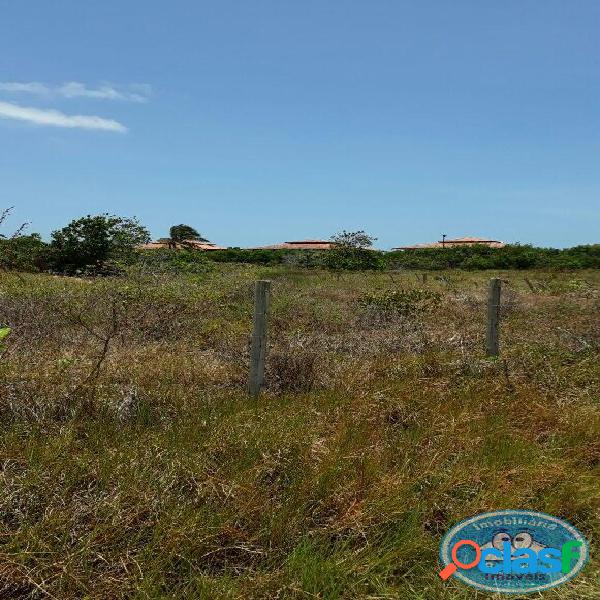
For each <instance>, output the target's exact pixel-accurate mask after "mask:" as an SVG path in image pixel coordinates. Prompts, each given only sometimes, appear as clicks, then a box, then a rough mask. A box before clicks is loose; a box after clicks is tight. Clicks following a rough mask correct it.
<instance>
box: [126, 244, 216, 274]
mask: <svg viewBox="0 0 600 600" xmlns="http://www.w3.org/2000/svg"><path fill="white" fill-rule="evenodd" d="M207 254H208V253H207V252H202V251H198V250H182V249H179V250H173V249H167V248H165V249H157V250H140V251H138V260H137V261H136V265H135V268H136V269H141V270H143V271H146V272H149V273H156V274H159V273H191V274H202V273H207V272H209V271H211V270H212V269H213V268H214V267H213V265H212V264H211V263H210V262H209V261H208V260H207V258H206V255H207Z"/></svg>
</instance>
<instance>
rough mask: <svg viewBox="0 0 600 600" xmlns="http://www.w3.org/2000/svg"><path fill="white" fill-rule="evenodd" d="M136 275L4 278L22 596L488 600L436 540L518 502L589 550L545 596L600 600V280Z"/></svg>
mask: <svg viewBox="0 0 600 600" xmlns="http://www.w3.org/2000/svg"><path fill="white" fill-rule="evenodd" d="M214 254H215V253H206V254H205V255H204V254H202V255H200V256H203V257H206V258H208V259H210V258H212V257H213V255H214ZM153 256H160V255H153ZM174 256H177V257H187V256H188V255H186V254H184V253H175V254H174ZM194 256H197V255H194ZM169 260H170V259H169ZM177 260H179V258H178V259H177ZM182 260H184V262H185V261H186V260H187V258H183V259H182ZM190 261H191V262H192V263H193V264H195V263H194V261H195V259H191V258H190ZM158 262H159V263H160V260H159V261H158ZM127 269H128V274H127V276H120V277H103V278H89V279H80V278H68V277H55V276H50V275H36V274H33V275H31V274H16V273H15V274H13V273H0V328H7V327H10V328H11V333H10V335H8V336H6V337H4V339H3V340H2V347H0V390H2V394H1V396H0V597H2V598H11V599H13V598H14V599H26V598H27V599H29V598H45V597H48V598H58V599H60V600H70V599H76V598H90V599H96V598H98V599H105V598H106V599H108V598H110V599H113V598H114V599H130V598H133V599H142V598H152V599H163V598H164V599H166V598H177V599H194V600H196V599H207V600H208V599H211V600H212V599H217V598H218V599H228V598H229V599H265V600H266V599H273V598H281V599H307V598H322V599H326V600H334V599H336V600H337V599H348V600H354V599H360V598H364V599H375V598H377V599H384V598H385V599H390V600H391V599H400V598H401V599H403V600H404V599H406V600H449V599H453V600H454V599H456V600H463V599H464V600H467V599H472V598H476V599H482V600H483V599H486V598H492V596H489V595H487V594H484V593H479V592H476V591H474V590H473V589H471V588H468V587H466V586H464V585H462V584H460V583H459V582H457V581H454V580H449V581H448V582H442V581H441V580H440V579H439V577H438V576H437V571H438V558H437V556H438V544H439V542H440V539H441V537H442V536H443V534H444V532H445V531H446V530H447V529H448V528H449V527H450V526H452V524H454V523H456V522H457V521H459V520H461V519H464V518H466V517H468V516H471V515H474V514H477V513H480V512H483V511H488V510H492V509H502V508H523V509H526V508H529V509H533V510H538V511H543V512H547V513H550V514H554V515H558V516H561V517H563V518H566V519H568V520H569V521H570V522H572V523H573V524H574V525H576V526H577V527H578V528H579V529H580V530H581V531H582V532H583V533H584V535H586V536H587V538H588V539H589V540H590V542H591V544H592V550H591V561H590V563H589V564H588V565H587V567H586V568H585V570H584V571H583V573H582V574H581V575H580V576H578V577H577V578H576V579H575V580H573V581H572V582H570V583H569V584H567V585H565V586H561V587H559V588H556V589H554V590H552V591H550V592H547V593H545V594H542V595H540V598H548V599H550V598H553V599H561V600H592V599H596V598H598V597H599V590H600V579H599V577H600V561H599V559H598V556H599V549H600V548H599V547H598V539H599V538H600V516H599V515H600V512H599V511H600V494H599V488H598V477H599V476H600V444H599V442H598V440H599V439H600V435H599V434H600V413H599V411H598V400H599V397H598V389H599V386H598V381H599V377H600V372H599V364H600V361H599V360H598V354H599V351H600V329H599V324H598V318H597V317H598V307H599V302H600V275H599V271H597V270H578V271H577V272H574V271H563V272H548V271H539V270H531V271H528V272H527V273H523V272H520V271H516V270H511V271H490V272H477V271H475V272H468V271H463V270H457V269H454V270H451V271H450V270H446V271H440V272H439V273H434V274H431V273H430V274H429V277H428V279H427V282H425V283H424V282H423V279H422V277H421V276H420V275H421V273H412V272H404V273H386V272H374V271H368V272H348V273H345V274H344V275H343V276H342V277H339V276H338V274H337V273H331V272H328V271H326V270H319V269H316V268H313V269H310V270H308V269H304V268H298V266H296V265H291V266H289V265H271V266H265V265H240V264H237V265H232V264H215V263H212V268H211V269H207V270H204V265H203V263H202V269H200V270H199V271H197V272H196V271H195V270H194V272H192V273H189V272H188V273H185V272H181V271H182V270H183V271H185V270H186V269H185V268H184V269H180V268H179V267H177V268H175V269H174V270H171V269H169V268H163V267H161V266H160V264H159V265H158V266H157V265H156V264H147V266H146V268H145V269H137V268H135V267H127ZM491 276H498V277H501V278H502V279H503V280H504V281H505V282H506V283H505V284H504V293H503V306H502V314H503V324H502V331H501V347H502V356H501V358H500V359H498V360H494V359H485V358H484V351H483V336H484V322H485V293H486V283H487V280H488V279H489V277H491ZM524 277H527V281H525V279H524ZM258 278H270V279H272V280H273V291H272V313H271V318H270V332H269V356H268V372H267V389H266V390H265V393H264V394H263V395H262V396H261V398H260V399H259V400H257V401H252V400H250V399H249V398H248V397H247V395H246V392H245V383H246V373H247V367H248V338H249V333H250V327H251V319H252V285H253V282H254V281H255V280H256V279H258Z"/></svg>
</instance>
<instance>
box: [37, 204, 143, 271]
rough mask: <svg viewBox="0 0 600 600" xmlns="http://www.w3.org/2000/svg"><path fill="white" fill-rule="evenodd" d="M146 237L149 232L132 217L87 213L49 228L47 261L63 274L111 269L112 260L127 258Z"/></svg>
mask: <svg viewBox="0 0 600 600" xmlns="http://www.w3.org/2000/svg"><path fill="white" fill-rule="evenodd" d="M148 241H150V234H149V233H148V231H147V229H145V228H144V227H143V226H142V225H140V224H139V223H138V222H137V221H136V220H135V219H127V218H123V217H115V216H113V215H96V216H91V215H88V216H87V217H82V218H81V219H76V220H74V221H71V223H69V224H68V225H67V226H66V227H63V228H62V229H59V230H58V231H53V232H52V242H51V243H50V246H49V249H48V250H49V263H50V265H51V266H52V268H53V269H54V270H55V271H58V272H60V273H65V274H67V275H75V274H106V273H112V272H114V270H115V261H131V260H132V259H133V258H134V251H135V248H136V246H139V245H140V244H144V243H146V242H148Z"/></svg>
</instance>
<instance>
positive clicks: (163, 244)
mask: <svg viewBox="0 0 600 600" xmlns="http://www.w3.org/2000/svg"><path fill="white" fill-rule="evenodd" d="M173 247H174V248H178V249H179V248H193V249H194V250H225V248H223V247H221V246H217V245H216V244H213V243H212V242H199V241H198V240H184V241H183V242H181V243H179V242H171V241H170V240H169V239H168V238H161V239H160V240H157V241H156V242H150V243H149V244H143V245H142V246H140V250H160V249H161V248H173Z"/></svg>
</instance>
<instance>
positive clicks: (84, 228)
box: [0, 210, 600, 276]
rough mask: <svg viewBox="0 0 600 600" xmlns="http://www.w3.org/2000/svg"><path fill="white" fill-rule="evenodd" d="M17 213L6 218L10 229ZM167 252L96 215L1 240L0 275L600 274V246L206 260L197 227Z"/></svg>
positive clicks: (177, 230)
mask: <svg viewBox="0 0 600 600" xmlns="http://www.w3.org/2000/svg"><path fill="white" fill-rule="evenodd" d="M9 213H10V210H5V211H3V212H1V213H0V226H2V225H4V224H5V222H6V219H7V217H8V215H9ZM163 240H164V241H165V242H166V244H165V248H163V249H153V250H142V249H140V247H141V246H143V245H144V244H146V243H147V242H149V241H150V233H149V232H148V230H147V229H146V228H145V227H144V226H143V225H142V224H140V223H139V221H138V220H137V219H135V218H126V217H119V216H115V215H109V214H101V215H88V216H85V217H82V218H79V219H75V220H73V221H71V222H70V223H69V224H68V225H66V226H65V227H63V228H61V229H58V230H56V231H53V232H52V234H51V237H50V241H49V242H45V241H43V240H42V238H41V236H40V235H39V234H37V233H27V231H26V228H25V226H21V227H20V228H18V229H17V230H16V231H15V232H14V233H13V234H12V235H6V234H4V235H3V234H0V268H1V269H3V270H14V271H25V272H52V273H57V274H63V275H90V276H91V275H94V276H99V275H119V274H122V273H125V272H126V271H127V269H128V268H131V267H134V266H144V265H145V266H146V267H147V268H148V269H150V270H152V271H157V270H168V271H174V272H179V271H183V272H191V273H200V272H204V271H206V270H209V269H210V268H211V264H214V263H216V262H231V263H250V264H259V265H291V266H296V267H304V268H326V269H329V270H333V271H363V270H400V269H419V270H443V269H467V270H480V269H533V268H538V269H540V268H541V269H584V268H600V244H593V245H581V246H576V247H573V248H565V249H556V248H539V247H534V246H531V245H522V244H509V245H507V246H505V247H503V248H490V247H488V246H485V245H475V246H451V247H446V248H426V249H425V248H423V249H413V250H403V251H393V252H381V251H378V250H374V249H373V243H374V241H375V238H373V237H372V236H370V235H369V234H367V233H365V232H364V231H355V232H348V231H342V232H340V233H338V234H335V235H334V236H332V238H331V241H332V242H333V246H332V248H331V249H330V250H295V249H293V250H292V249H276V250H260V249H257V250H246V249H242V248H228V249H225V250H211V251H209V252H202V251H198V250H195V249H193V248H192V247H191V245H188V246H187V247H186V242H188V241H190V240H196V241H201V242H208V240H207V239H206V238H205V237H203V236H202V235H201V234H200V233H199V232H198V231H197V230H196V229H195V228H194V227H192V226H190V225H185V224H180V225H173V226H172V227H171V228H170V230H169V237H168V238H163Z"/></svg>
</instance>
